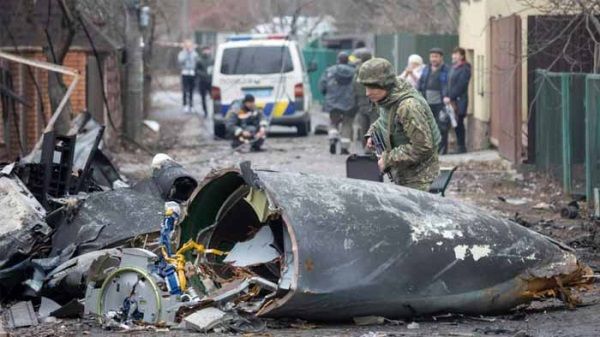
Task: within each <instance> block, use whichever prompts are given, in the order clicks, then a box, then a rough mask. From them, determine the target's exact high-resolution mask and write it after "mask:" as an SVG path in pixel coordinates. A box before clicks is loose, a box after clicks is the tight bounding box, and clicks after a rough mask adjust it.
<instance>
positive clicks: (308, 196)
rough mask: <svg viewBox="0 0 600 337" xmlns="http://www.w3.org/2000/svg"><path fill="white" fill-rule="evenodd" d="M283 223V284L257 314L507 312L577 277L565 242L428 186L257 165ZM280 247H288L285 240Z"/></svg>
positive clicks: (578, 269) (331, 316)
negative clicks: (286, 277) (287, 277)
mask: <svg viewBox="0 0 600 337" xmlns="http://www.w3.org/2000/svg"><path fill="white" fill-rule="evenodd" d="M256 173H257V176H258V178H259V183H258V184H259V185H260V186H262V187H263V188H264V189H265V190H266V192H267V194H268V195H269V196H270V198H271V199H272V200H273V202H274V203H275V206H276V207H278V208H280V210H281V213H282V216H283V218H284V220H285V222H286V223H287V226H288V231H289V232H290V237H291V241H292V246H293V247H292V248H293V251H294V264H295V265H294V269H295V274H294V277H293V279H292V285H291V289H292V290H291V292H290V293H288V294H287V295H286V296H285V297H283V298H281V299H278V300H277V301H273V302H271V304H270V305H267V306H266V307H264V308H263V309H262V310H261V312H259V314H260V315H266V316H291V317H301V318H305V319H314V320H337V319H350V318H352V317H357V316H366V315H380V316H385V317H390V318H394V317H407V316H415V315H425V314H433V313H438V312H455V313H470V314H485V313H495V312H502V311H506V310H508V309H510V308H513V307H514V306H516V305H518V304H521V303H526V302H528V301H530V300H531V299H532V298H533V296H535V294H536V292H540V291H543V290H545V289H548V288H552V287H557V286H556V285H555V284H554V282H555V281H556V279H555V277H558V278H560V279H561V280H562V282H563V283H564V285H568V284H569V283H577V282H580V281H581V277H582V274H585V273H586V272H588V271H589V269H586V267H585V266H582V265H580V264H579V263H578V262H577V259H576V257H575V255H574V254H573V251H571V250H570V249H569V248H567V247H565V246H563V245H561V244H560V243H558V242H556V241H554V240H552V239H550V238H548V237H546V236H543V235H541V234H539V233H536V232H533V231H531V230H529V229H526V228H524V227H522V226H520V225H518V224H516V223H515V222H512V221H509V220H506V219H502V218H500V217H497V216H494V215H492V214H491V213H490V212H489V211H486V210H482V209H479V208H476V207H473V206H470V205H467V204H465V203H462V202H459V201H455V200H451V199H447V198H441V197H438V196H435V195H431V194H429V193H425V192H421V191H417V190H413V189H409V188H403V187H398V186H394V185H390V184H381V183H373V182H367V181H359V180H352V179H342V178H331V177H323V176H314V175H304V174H297V173H278V172H267V171H256ZM286 250H287V248H286Z"/></svg>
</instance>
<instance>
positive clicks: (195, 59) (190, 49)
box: [177, 40, 213, 117]
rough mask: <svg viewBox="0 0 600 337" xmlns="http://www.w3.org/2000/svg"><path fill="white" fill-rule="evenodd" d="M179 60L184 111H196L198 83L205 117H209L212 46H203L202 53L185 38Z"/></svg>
mask: <svg viewBox="0 0 600 337" xmlns="http://www.w3.org/2000/svg"><path fill="white" fill-rule="evenodd" d="M177 62H178V64H179V68H180V70H181V86H182V88H183V90H182V93H183V110H184V112H187V113H189V112H195V109H194V89H195V88H196V84H197V85H198V91H199V93H200V98H201V99H202V110H203V112H204V117H207V116H208V110H207V107H206V96H207V95H208V94H209V93H210V86H211V82H212V74H211V71H212V64H213V61H212V59H211V51H210V48H209V47H203V48H201V50H200V53H198V52H197V51H196V47H195V45H194V43H193V42H192V41H191V40H185V41H184V42H183V48H182V49H181V51H180V52H179V54H178V55H177Z"/></svg>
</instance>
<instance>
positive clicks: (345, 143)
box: [340, 138, 352, 155]
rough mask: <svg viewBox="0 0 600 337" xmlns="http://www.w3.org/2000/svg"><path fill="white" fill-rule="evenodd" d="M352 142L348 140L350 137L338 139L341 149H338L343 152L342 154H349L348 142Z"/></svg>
mask: <svg viewBox="0 0 600 337" xmlns="http://www.w3.org/2000/svg"><path fill="white" fill-rule="evenodd" d="M351 143H352V141H351V140H350V138H342V139H341V141H340V145H341V150H340V154H344V155H348V154H350V151H349V149H350V144H351Z"/></svg>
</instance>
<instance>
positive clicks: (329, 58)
mask: <svg viewBox="0 0 600 337" xmlns="http://www.w3.org/2000/svg"><path fill="white" fill-rule="evenodd" d="M337 53H338V51H337V50H335V49H327V48H304V49H303V50H302V54H303V55H304V61H305V62H306V65H307V66H308V65H309V64H310V63H313V62H314V63H315V64H316V65H317V70H316V71H313V72H311V73H309V74H308V77H309V80H310V90H311V93H312V97H313V100H316V101H319V102H322V101H323V95H322V94H321V92H320V91H319V79H320V78H321V75H322V74H323V73H324V72H325V70H326V69H327V67H329V66H330V65H333V64H335V62H336V59H337Z"/></svg>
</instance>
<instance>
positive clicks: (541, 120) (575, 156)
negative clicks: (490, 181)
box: [535, 70, 600, 200]
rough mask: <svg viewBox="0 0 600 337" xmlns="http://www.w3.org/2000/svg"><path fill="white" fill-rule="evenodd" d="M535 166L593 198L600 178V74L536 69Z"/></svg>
mask: <svg viewBox="0 0 600 337" xmlns="http://www.w3.org/2000/svg"><path fill="white" fill-rule="evenodd" d="M535 88H536V96H535V97H536V98H535V99H536V111H535V114H536V135H535V140H536V142H535V152H536V166H537V168H538V169H539V170H541V171H544V172H546V173H548V174H550V175H551V176H553V177H554V178H555V179H556V180H558V181H561V182H562V185H563V190H564V192H565V193H568V194H576V195H586V196H587V197H588V200H589V199H591V197H592V195H591V192H592V190H593V186H598V185H599V183H598V180H599V179H600V177H599V176H600V173H599V172H600V169H599V166H600V162H599V160H600V158H598V157H599V156H600V154H599V153H600V139H598V138H599V137H600V136H598V133H599V132H598V130H599V129H598V128H599V127H600V125H599V124H598V123H599V121H598V111H599V109H600V107H599V102H598V100H600V98H599V97H600V77H598V75H590V74H585V73H552V72H547V71H543V70H538V71H536V78H535Z"/></svg>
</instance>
